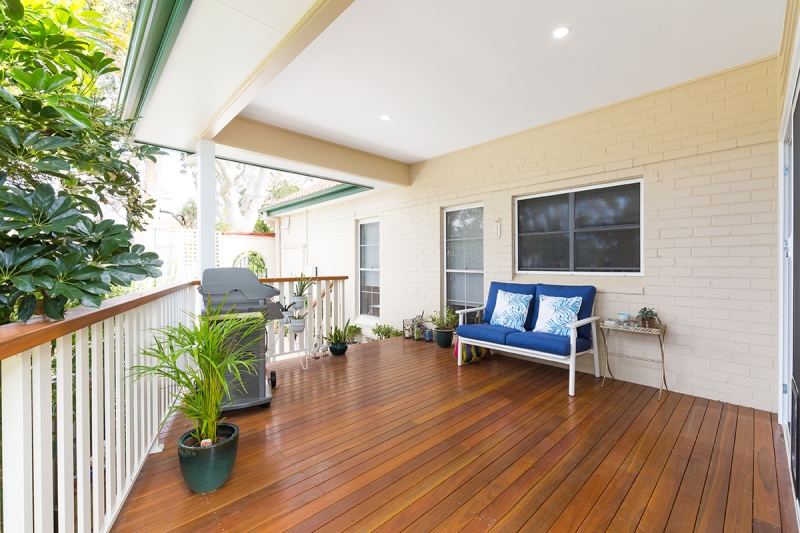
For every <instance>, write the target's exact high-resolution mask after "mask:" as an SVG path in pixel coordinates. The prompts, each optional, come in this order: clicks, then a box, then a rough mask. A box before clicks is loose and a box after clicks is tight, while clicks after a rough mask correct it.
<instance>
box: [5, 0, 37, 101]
mask: <svg viewBox="0 0 800 533" xmlns="http://www.w3.org/2000/svg"><path fill="white" fill-rule="evenodd" d="M4 1H5V0H4ZM9 75H10V76H11V77H12V78H14V79H15V80H17V82H18V83H21V84H22V85H24V86H26V87H28V88H29V89H33V86H32V84H31V77H30V76H28V73H27V72H25V71H23V70H20V69H18V68H17V67H13V68H12V69H11V71H10V72H9Z"/></svg>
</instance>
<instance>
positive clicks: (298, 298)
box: [291, 272, 314, 309]
mask: <svg viewBox="0 0 800 533" xmlns="http://www.w3.org/2000/svg"><path fill="white" fill-rule="evenodd" d="M312 283H314V282H313V281H311V280H310V279H308V278H307V277H306V276H305V274H303V273H302V272H301V273H300V275H299V276H297V281H295V283H294V294H293V295H292V299H291V301H292V302H293V303H294V304H295V308H297V309H303V308H304V307H305V306H306V291H307V290H308V288H309V287H310V286H311V284H312Z"/></svg>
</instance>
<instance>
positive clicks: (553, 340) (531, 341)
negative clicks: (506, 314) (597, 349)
mask: <svg viewBox="0 0 800 533" xmlns="http://www.w3.org/2000/svg"><path fill="white" fill-rule="evenodd" d="M506 344H507V345H508V346H514V347H516V348H525V349H526V350H536V351H537V352H545V353H551V354H555V355H567V356H568V355H569V337H565V336H563V335H553V334H552V333H537V332H534V331H526V332H524V333H520V332H515V333H512V334H511V335H508V336H507V337H506ZM591 348H592V341H590V340H589V339H584V338H582V337H578V339H577V341H576V342H575V353H581V352H585V351H586V350H589V349H591Z"/></svg>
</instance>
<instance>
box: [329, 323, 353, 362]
mask: <svg viewBox="0 0 800 533" xmlns="http://www.w3.org/2000/svg"><path fill="white" fill-rule="evenodd" d="M349 327H350V320H348V321H347V323H346V324H345V325H344V329H342V328H339V326H334V328H333V331H332V332H331V334H330V335H328V336H327V337H325V341H326V342H327V343H328V346H329V348H330V351H331V353H332V354H333V355H344V353H345V352H346V351H347V329H348V328H349Z"/></svg>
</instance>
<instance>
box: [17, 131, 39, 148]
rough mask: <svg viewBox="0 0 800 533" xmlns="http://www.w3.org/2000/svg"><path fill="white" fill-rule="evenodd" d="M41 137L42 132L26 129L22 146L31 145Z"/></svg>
mask: <svg viewBox="0 0 800 533" xmlns="http://www.w3.org/2000/svg"><path fill="white" fill-rule="evenodd" d="M39 137H41V133H39V132H38V131H26V132H25V133H24V134H23V135H22V146H24V147H25V148H27V147H29V146H30V145H32V144H34V143H35V142H36V141H38V140H39Z"/></svg>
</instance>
